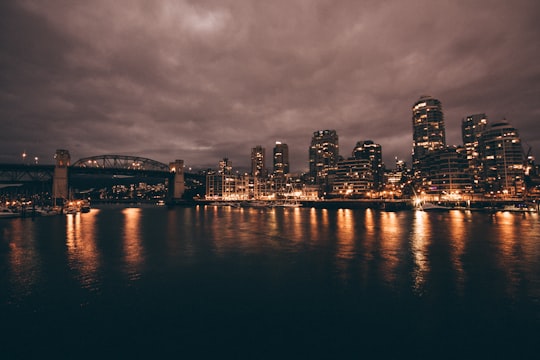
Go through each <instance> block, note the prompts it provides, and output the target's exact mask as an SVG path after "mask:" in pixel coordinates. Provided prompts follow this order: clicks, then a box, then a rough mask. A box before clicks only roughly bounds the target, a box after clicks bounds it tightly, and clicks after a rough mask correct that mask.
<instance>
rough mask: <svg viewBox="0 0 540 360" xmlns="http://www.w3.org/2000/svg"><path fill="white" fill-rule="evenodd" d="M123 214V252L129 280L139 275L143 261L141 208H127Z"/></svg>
mask: <svg viewBox="0 0 540 360" xmlns="http://www.w3.org/2000/svg"><path fill="white" fill-rule="evenodd" d="M122 213H123V214H124V253H125V261H126V265H127V273H128V276H129V278H130V280H136V279H138V278H139V277H140V272H139V268H140V265H141V263H142V261H143V255H142V246H141V229H140V224H141V209H139V208H127V209H124V210H122Z"/></svg>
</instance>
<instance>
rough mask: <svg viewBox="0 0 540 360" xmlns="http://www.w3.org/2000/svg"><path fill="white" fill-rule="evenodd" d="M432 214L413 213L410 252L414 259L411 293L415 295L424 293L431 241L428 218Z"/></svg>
mask: <svg viewBox="0 0 540 360" xmlns="http://www.w3.org/2000/svg"><path fill="white" fill-rule="evenodd" d="M430 215H432V214H428V213H425V212H423V211H415V212H414V219H413V224H412V225H413V227H412V232H411V238H410V239H411V251H412V254H413V257H414V265H415V267H414V270H413V275H412V276H413V283H414V285H413V291H414V293H415V294H417V295H422V294H423V293H424V290H425V289H424V285H425V283H426V280H427V277H428V274H429V269H430V263H429V254H428V246H429V245H430V243H431V241H432V240H434V239H433V234H432V233H431V222H430V221H429V216H430Z"/></svg>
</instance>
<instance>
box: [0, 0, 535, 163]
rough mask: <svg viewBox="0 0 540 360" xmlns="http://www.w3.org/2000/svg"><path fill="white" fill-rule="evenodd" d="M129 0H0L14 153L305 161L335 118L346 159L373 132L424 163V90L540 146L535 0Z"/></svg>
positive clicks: (1, 59) (452, 137) (452, 110)
mask: <svg viewBox="0 0 540 360" xmlns="http://www.w3.org/2000/svg"><path fill="white" fill-rule="evenodd" d="M127 4H128V3H125V2H122V1H119V2H114V3H110V2H106V1H104V2H92V3H91V4H90V3H88V4H86V3H74V4H69V5H67V6H66V5H65V4H64V3H60V2H55V1H51V2H47V4H44V3H41V2H38V1H8V2H2V4H1V5H0V14H1V15H0V17H1V21H0V24H1V25H0V26H1V28H2V31H1V32H0V33H1V35H0V40H1V41H0V44H1V45H0V64H1V65H2V70H1V74H2V75H1V79H2V80H1V83H2V86H1V91H0V118H1V119H2V123H3V125H4V129H3V131H2V132H1V134H0V162H17V161H20V160H21V155H22V152H23V151H24V152H26V153H27V154H28V159H30V160H31V159H34V158H35V157H37V158H39V159H40V162H43V163H52V162H53V155H54V152H55V150H56V149H59V148H60V149H61V148H65V149H68V150H69V151H70V153H71V155H72V158H73V159H75V160H76V159H78V158H82V157H87V156H93V155H100V154H125V155H139V156H144V157H148V158H151V159H155V160H158V161H161V162H164V163H168V162H170V161H173V160H174V159H178V158H180V159H184V160H185V164H186V166H190V167H191V166H192V167H198V168H207V167H211V168H215V167H216V166H217V164H218V162H219V161H220V159H222V158H225V157H226V158H229V159H231V160H232V162H233V164H234V166H235V167H241V168H249V162H250V156H249V154H250V149H251V148H252V147H254V146H256V145H261V146H262V147H263V148H266V149H267V151H270V150H269V149H271V148H272V146H273V144H275V141H282V142H283V143H286V144H288V146H289V161H290V167H291V169H290V170H291V172H299V171H307V169H308V150H309V144H310V139H311V135H312V133H313V132H314V131H318V130H323V129H335V130H336V132H337V134H338V135H339V141H340V148H341V149H340V154H341V155H342V156H344V157H348V156H350V155H351V154H350V153H351V152H352V151H353V149H354V146H355V144H356V143H357V142H358V141H364V140H373V141H374V142H375V143H377V144H380V145H381V146H382V154H383V159H384V162H385V164H386V166H387V167H392V166H393V159H394V158H395V157H398V158H400V159H403V160H405V161H407V163H408V164H411V150H412V143H413V138H412V126H411V107H412V106H413V104H414V102H415V101H416V100H417V99H418V98H419V97H420V96H422V95H431V96H433V97H435V98H437V99H438V100H440V101H441V103H442V111H443V113H444V121H445V127H446V143H447V145H462V140H461V121H462V119H463V118H465V117H466V116H469V115H472V114H478V113H485V114H486V115H487V117H488V118H489V120H490V122H491V123H495V122H497V121H498V120H501V119H503V118H506V119H507V120H508V121H509V122H510V123H511V124H512V126H514V127H515V128H517V129H519V130H520V135H521V138H522V140H523V144H524V147H526V148H528V147H529V146H531V147H532V154H533V155H538V153H539V152H538V151H539V150H538V149H539V148H540V127H539V126H538V125H537V124H538V116H539V115H540V104H538V102H537V99H538V98H539V93H540V91H539V90H540V82H539V81H538V78H539V76H540V65H539V64H538V63H537V61H536V59H538V56H539V55H540V47H539V46H538V45H537V43H538V41H537V37H538V35H539V34H540V28H539V26H540V25H539V24H538V23H537V21H536V19H535V14H537V13H538V12H539V10H540V9H539V7H540V5H539V4H537V2H535V1H532V0H531V1H525V0H523V1H517V2H513V3H511V4H510V3H507V2H506V1H495V2H493V1H490V2H489V4H490V6H489V10H486V6H485V4H487V2H486V1H479V2H475V3H469V2H463V3H461V2H454V3H450V4H448V3H447V4H441V5H438V6H433V5H432V4H431V3H430V2H427V1H406V2H395V3H389V4H388V3H385V4H380V3H379V2H363V3H362V4H358V3H357V2H340V3H338V4H334V3H328V2H324V1H309V2H304V1H293V2H289V1H288V2H280V1H278V2H272V3H271V4H258V3H249V2H243V1H235V2H230V3H229V2H227V1H220V2H198V3H196V4H191V3H189V2H178V1H174V2H166V1H164V2H155V3H145V2H132V1H130V2H129V6H128V5H127ZM418 14H422V16H419V15H418ZM266 165H267V166H270V163H269V162H267V164H266Z"/></svg>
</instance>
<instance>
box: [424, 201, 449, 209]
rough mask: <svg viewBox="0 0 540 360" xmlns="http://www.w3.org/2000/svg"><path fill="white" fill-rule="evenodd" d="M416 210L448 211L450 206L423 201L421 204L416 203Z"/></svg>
mask: <svg viewBox="0 0 540 360" xmlns="http://www.w3.org/2000/svg"><path fill="white" fill-rule="evenodd" d="M418 210H421V211H448V210H452V208H451V207H448V206H444V205H440V204H437V203H432V202H425V203H423V204H419V205H418Z"/></svg>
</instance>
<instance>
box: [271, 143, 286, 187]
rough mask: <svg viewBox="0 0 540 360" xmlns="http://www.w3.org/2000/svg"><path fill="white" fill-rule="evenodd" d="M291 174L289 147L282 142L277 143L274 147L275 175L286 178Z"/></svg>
mask: <svg viewBox="0 0 540 360" xmlns="http://www.w3.org/2000/svg"><path fill="white" fill-rule="evenodd" d="M288 173H289V147H288V146H287V144H283V143H282V142H280V141H276V146H275V147H274V175H275V176H276V177H280V178H282V177H284V176H285V175H286V174H288Z"/></svg>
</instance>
